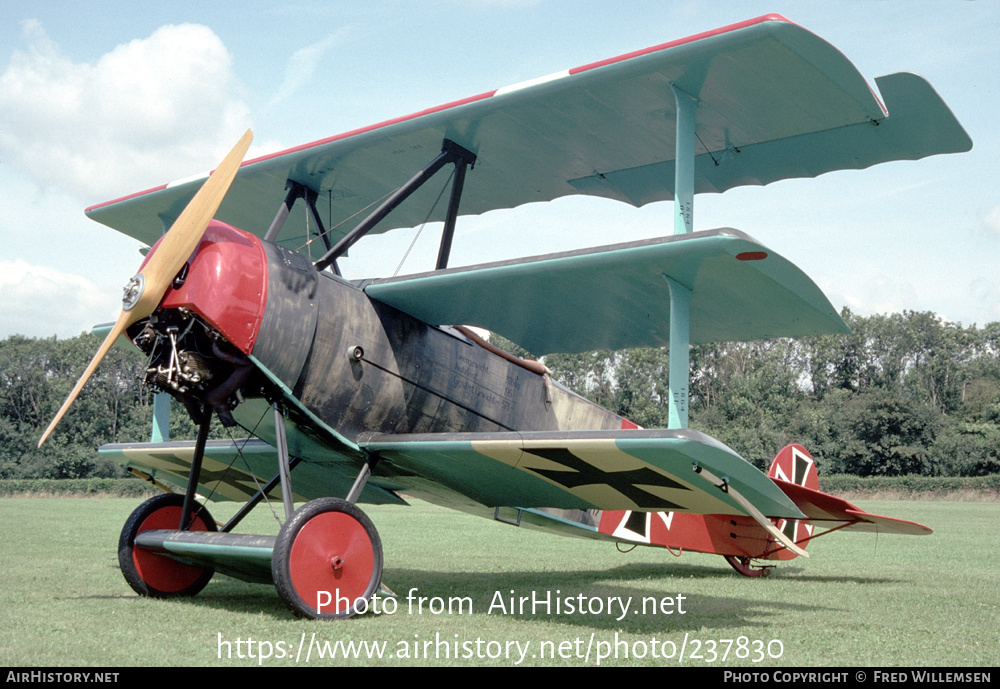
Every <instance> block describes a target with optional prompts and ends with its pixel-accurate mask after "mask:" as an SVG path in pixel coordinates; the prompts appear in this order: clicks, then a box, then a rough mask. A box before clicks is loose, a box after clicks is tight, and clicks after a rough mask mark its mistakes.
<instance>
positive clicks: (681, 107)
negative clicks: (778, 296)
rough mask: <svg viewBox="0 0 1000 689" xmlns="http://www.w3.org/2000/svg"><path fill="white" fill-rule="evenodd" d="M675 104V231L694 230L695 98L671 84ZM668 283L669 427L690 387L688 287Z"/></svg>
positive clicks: (678, 419) (681, 417)
mask: <svg viewBox="0 0 1000 689" xmlns="http://www.w3.org/2000/svg"><path fill="white" fill-rule="evenodd" d="M670 89H671V90H672V91H673V93H674V102H675V103H676V105H677V133H676V141H675V148H676V155H675V156H674V234H675V235H679V234H691V233H692V232H693V231H694V137H695V110H696V109H697V105H698V101H697V100H696V99H694V98H692V97H691V96H689V95H688V94H686V93H684V92H683V91H681V90H680V89H679V88H677V87H676V86H675V85H674V84H671V85H670ZM663 277H664V279H665V280H666V281H667V283H668V284H669V285H670V374H669V375H670V377H669V380H668V389H669V393H670V399H669V400H668V402H667V414H668V416H667V418H668V423H667V425H668V427H669V428H687V427H688V388H689V387H690V370H689V364H690V343H691V290H690V289H689V288H688V287H686V286H684V285H682V284H681V283H679V282H677V281H676V280H673V279H671V278H669V277H667V275H666V274H664V276H663Z"/></svg>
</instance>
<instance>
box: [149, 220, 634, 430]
mask: <svg viewBox="0 0 1000 689" xmlns="http://www.w3.org/2000/svg"><path fill="white" fill-rule="evenodd" d="M154 250H155V249H154ZM484 298H485V297H484ZM156 320H157V323H155V324H153V329H154V330H156V331H157V335H158V336H159V339H155V338H154V337H153V336H152V335H151V334H150V335H149V336H147V338H146V342H147V343H149V344H150V347H152V346H153V345H154V344H156V343H158V344H156V347H155V349H156V351H154V352H153V360H154V361H153V363H154V366H153V368H156V369H157V370H158V375H157V377H156V381H155V382H156V384H157V385H158V386H159V387H162V388H164V389H166V390H167V391H169V392H171V393H173V394H174V395H175V396H177V397H179V398H180V399H182V401H184V402H185V404H187V405H188V407H189V408H191V407H192V403H197V402H199V401H200V402H207V403H209V404H210V405H211V406H213V407H215V408H216V410H217V411H219V412H220V414H221V415H222V416H223V418H224V420H225V418H226V415H227V413H230V412H233V413H235V412H234V411H233V410H235V409H237V408H238V407H239V404H240V402H241V400H243V399H245V398H246V397H253V396H256V395H262V394H263V395H266V394H267V387H268V383H271V384H274V383H279V384H280V385H281V386H283V387H284V388H286V389H287V390H289V391H291V393H292V394H293V395H294V397H295V398H296V399H297V400H299V401H300V402H301V404H303V405H304V406H305V407H306V408H307V409H308V410H310V411H311V412H312V413H313V414H315V416H316V417H318V418H319V419H320V420H322V422H323V423H324V424H326V425H327V426H328V427H329V428H331V429H334V430H335V431H336V433H338V434H339V435H340V436H342V437H343V438H345V439H347V440H349V441H351V442H357V441H358V440H359V439H360V438H362V437H364V436H366V435H371V434H380V433H394V434H400V433H445V432H493V431H512V430H524V431H541V430H570V429H572V430H584V429H587V430H590V429H593V430H598V429H618V428H621V427H622V425H623V423H627V422H624V420H623V419H622V417H620V416H618V415H616V414H613V413H612V412H610V411H608V410H606V409H603V408H602V407H599V406H598V405H595V404H593V403H592V402H590V401H588V400H586V399H584V398H582V397H580V396H579V395H576V394H574V393H572V392H570V391H568V390H566V389H565V388H563V387H561V386H559V385H558V384H555V383H554V382H553V381H552V380H551V379H550V377H549V376H547V375H544V374H541V373H539V372H537V370H533V369H531V368H528V367H526V366H524V365H522V364H520V363H518V362H517V361H516V360H512V358H510V357H503V356H499V355H497V354H495V353H493V352H491V351H489V350H488V349H487V348H484V347H483V346H481V345H480V344H477V343H476V342H475V341H474V340H473V339H472V338H470V337H468V336H467V335H466V334H463V333H462V332H460V331H459V330H456V329H454V328H451V327H448V326H437V325H431V324H427V323H424V322H421V321H420V320H418V319H416V318H413V317H411V316H409V315H407V314H405V313H403V312H401V311H398V310H396V309H394V308H392V307H390V306H387V305H385V304H382V303H380V302H377V301H374V300H372V299H371V298H369V297H368V296H367V295H366V294H365V292H364V291H363V290H362V289H360V288H359V287H358V286H357V285H355V284H354V283H352V282H350V281H347V280H345V279H343V278H340V277H338V276H336V275H334V274H332V273H329V272H322V273H321V272H317V271H316V270H315V269H314V268H313V266H312V264H311V263H310V262H309V260H308V259H307V258H306V257H305V256H303V255H302V254H300V253H298V252H295V251H291V250H289V249H285V248H283V247H280V246H276V245H274V244H270V243H267V242H264V241H262V240H260V239H259V238H257V237H255V236H254V235H252V234H249V233H245V232H242V231H239V230H236V229H234V228H231V227H229V226H227V225H224V224H222V223H218V222H214V223H212V225H211V226H210V227H209V229H208V231H206V233H205V236H204V238H203V239H202V242H201V244H200V245H199V248H198V250H197V252H196V253H195V254H194V255H193V257H192V259H191V260H190V261H189V264H188V268H187V270H186V274H185V275H184V276H183V279H182V280H178V281H176V282H175V286H174V288H172V289H171V290H170V291H169V292H168V294H167V296H166V297H165V298H164V300H163V303H162V305H161V308H160V309H159V311H158V314H157V318H156ZM192 320H194V321H196V324H192V323H191V322H190V321H192ZM170 332H173V338H171V335H170ZM179 361H194V362H195V363H196V365H193V367H192V368H193V370H195V371H196V372H197V374H198V375H197V376H196V377H197V380H192V381H188V382H187V383H186V384H177V383H172V381H185V374H184V371H183V370H181V367H180V366H178V365H177V364H176V363H171V362H179ZM172 367H173V369H176V370H172ZM262 372H263V373H266V376H263V377H262V376H261V375H260V374H261V373H262ZM188 377H191V376H188ZM265 379H266V380H265ZM237 416H238V415H237Z"/></svg>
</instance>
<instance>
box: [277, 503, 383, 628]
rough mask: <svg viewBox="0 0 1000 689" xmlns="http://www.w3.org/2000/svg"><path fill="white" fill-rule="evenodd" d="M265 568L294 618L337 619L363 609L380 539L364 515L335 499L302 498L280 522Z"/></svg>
mask: <svg viewBox="0 0 1000 689" xmlns="http://www.w3.org/2000/svg"><path fill="white" fill-rule="evenodd" d="M271 573H272V575H273V577H274V587H275V588H276V589H277V590H278V595H280V596H281V599H282V600H283V601H284V602H285V604H286V605H287V606H288V607H289V609H290V610H291V611H292V612H293V613H295V614H296V615H298V616H300V617H308V618H311V619H318V620H340V619H345V618H348V617H353V616H354V615H358V614H362V613H364V612H366V611H367V610H368V603H369V601H370V600H371V597H372V596H373V595H375V593H376V592H377V591H378V587H379V584H380V583H381V580H382V541H381V539H379V535H378V531H376V530H375V526H374V525H373V524H372V522H371V520H370V519H369V518H368V516H367V515H366V514H365V513H364V512H362V511H361V510H360V509H358V508H357V507H356V506H354V505H352V504H351V503H349V502H347V501H346V500H341V499H340V498H320V499H318V500H313V501H311V502H307V503H306V504H305V505H303V506H302V507H300V508H299V509H298V510H296V511H295V513H294V514H293V515H292V518H291V519H289V520H288V521H287V522H285V524H284V526H282V527H281V531H280V532H279V533H278V538H277V540H276V542H275V544H274V555H273V556H272V558H271Z"/></svg>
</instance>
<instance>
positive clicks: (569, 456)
mask: <svg viewBox="0 0 1000 689" xmlns="http://www.w3.org/2000/svg"><path fill="white" fill-rule="evenodd" d="M526 451H527V452H529V453H530V454H533V455H537V456H538V457H542V458H543V459H547V460H549V461H550V462H555V463H556V464H561V465H562V466H564V467H566V470H565V471H564V470H560V469H535V468H532V469H531V471H532V472H534V473H536V474H538V475H540V476H544V477H545V478H547V479H549V480H551V481H555V482H556V483H558V484H559V485H561V486H563V487H565V488H569V489H573V488H579V487H580V486H593V485H605V486H608V487H609V488H613V489H614V490H616V491H618V492H619V493H621V494H622V495H624V496H625V497H626V498H628V499H629V500H631V501H632V502H633V503H635V505H636V507H638V508H639V509H644V510H646V509H655V510H683V509H684V508H683V507H682V506H680V505H678V504H676V503H673V502H670V501H669V500H664V499H663V498H661V497H659V496H658V495H654V494H652V493H650V492H648V491H646V490H643V489H642V488H640V487H639V486H659V487H662V488H673V489H676V490H691V489H690V488H688V487H687V486H684V485H681V484H680V483H677V482H676V481H674V480H673V479H671V478H668V477H666V476H664V475H663V474H659V473H657V472H655V471H653V470H652V469H650V468H648V467H643V468H641V469H629V470H626V471H604V470H602V469H598V468H597V467H595V466H593V465H591V464H587V462H585V461H583V460H582V459H580V458H579V457H577V456H576V455H574V454H573V453H572V452H570V451H569V450H567V449H564V448H550V449H543V448H539V449H533V450H526Z"/></svg>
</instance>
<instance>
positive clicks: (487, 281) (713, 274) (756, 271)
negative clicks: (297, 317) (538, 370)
mask: <svg viewBox="0 0 1000 689" xmlns="http://www.w3.org/2000/svg"><path fill="white" fill-rule="evenodd" d="M664 276H669V277H670V278H672V279H673V280H676V281H677V282H679V283H681V284H682V285H684V286H685V287H687V288H688V289H690V290H691V291H692V294H691V307H690V322H691V343H692V344H700V343H704V342H720V341H726V342H728V341H745V340H756V339H763V338H770V337H804V336H808V335H818V334H823V333H847V332H850V330H849V329H848V327H847V325H846V324H845V323H844V321H843V320H842V319H841V318H840V316H839V315H838V314H837V311H836V310H835V309H834V308H833V306H832V305H831V304H830V302H829V301H827V299H826V297H825V296H824V295H823V293H822V292H821V291H820V289H819V288H818V287H817V286H816V285H815V284H814V283H813V282H812V280H810V279H809V277H808V276H806V275H805V274H804V273H803V272H802V271H800V270H799V269H798V268H797V267H796V266H795V265H793V264H792V263H790V262H789V261H787V260H785V259H784V258H782V257H781V256H780V255H778V254H776V253H774V252H773V251H771V250H770V249H767V248H766V247H764V246H762V245H760V244H758V243H757V242H756V241H754V240H753V239H751V238H750V237H748V236H747V235H745V234H743V233H741V232H738V231H736V230H728V229H727V230H712V231H709V232H695V233H692V234H688V235H675V236H671V237H665V238H660V239H654V240H647V241H640V242H632V243H628V244H618V245H615V246H608V247H598V248H595V249H587V250H583V251H572V252H566V253H560V254H552V255H548V256H538V257H533V258H525V259H516V260H511V261H504V262H500V263H493V264H487V265H480V266H472V267H468V268H454V269H449V270H441V271H436V272H433V273H427V274H423V275H413V276H407V277H403V278H389V279H383V280H375V281H373V282H371V283H369V284H367V285H366V286H365V292H366V293H367V294H368V295H369V296H370V297H372V298H373V299H377V300H379V301H381V302H384V303H386V304H389V305H390V306H393V307H395V308H398V309H400V310H401V311H405V312H406V313H409V314H410V315H412V316H415V317H417V318H419V319H421V320H423V321H426V322H428V323H438V324H441V323H451V324H454V323H465V324H469V325H476V326H480V327H483V328H486V329H488V330H491V331H493V332H497V333H500V334H501V335H503V336H504V337H507V338H509V339H510V340H512V341H514V342H517V343H518V344H519V345H521V346H522V347H524V348H526V349H527V350H528V351H530V352H532V353H533V354H535V355H539V356H540V355H543V354H548V353H551V352H580V351H589V350H594V349H611V350H618V349H623V348H626V347H659V346H664V345H666V344H668V343H669V340H670V295H669V291H668V290H669V288H668V283H667V280H666V279H664ZM510 304H518V308H516V309H512V308H510ZM595 323H600V324H601V327H600V328H595V327H594V324H595Z"/></svg>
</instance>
